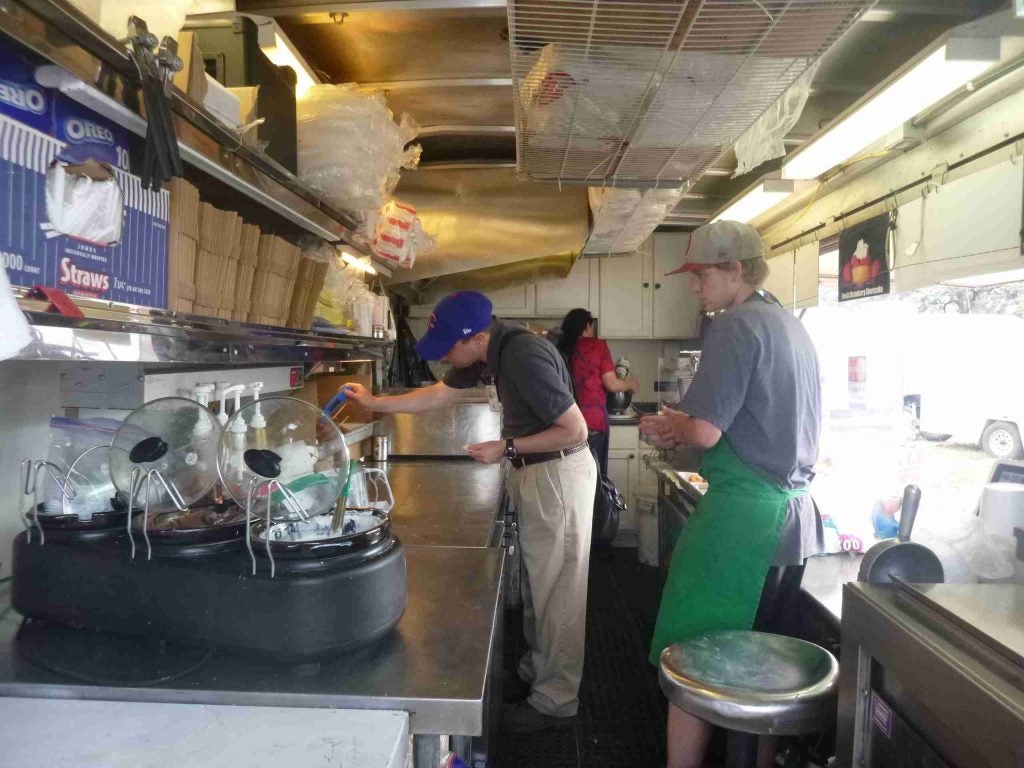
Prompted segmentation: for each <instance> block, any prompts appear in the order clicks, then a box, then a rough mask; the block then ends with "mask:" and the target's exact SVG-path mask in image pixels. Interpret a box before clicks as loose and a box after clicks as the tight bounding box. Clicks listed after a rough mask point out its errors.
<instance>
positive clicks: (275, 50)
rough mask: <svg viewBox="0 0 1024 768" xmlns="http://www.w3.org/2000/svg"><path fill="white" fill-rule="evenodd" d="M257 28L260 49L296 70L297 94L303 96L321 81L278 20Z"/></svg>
mask: <svg viewBox="0 0 1024 768" xmlns="http://www.w3.org/2000/svg"><path fill="white" fill-rule="evenodd" d="M257 29H258V38H257V39H258V41H259V45H260V50H262V51H263V53H265V54H266V56H267V58H268V59H270V60H271V61H272V62H274V63H275V64H276V65H277V66H279V67H291V68H292V69H293V70H294V71H295V78H296V79H295V96H296V98H302V96H303V94H304V93H305V92H306V91H308V90H309V89H310V88H312V87H313V86H314V85H317V84H318V83H319V82H320V80H319V78H317V76H316V75H315V74H313V70H312V69H311V68H310V66H309V64H307V63H306V60H305V59H303V58H302V54H300V53H299V52H298V50H297V49H296V48H295V46H294V45H292V41H291V40H289V39H288V37H287V36H286V35H285V34H284V32H282V31H281V28H280V27H279V26H278V25H277V22H276V21H269V22H266V23H263V24H260V25H259V27H258V28H257Z"/></svg>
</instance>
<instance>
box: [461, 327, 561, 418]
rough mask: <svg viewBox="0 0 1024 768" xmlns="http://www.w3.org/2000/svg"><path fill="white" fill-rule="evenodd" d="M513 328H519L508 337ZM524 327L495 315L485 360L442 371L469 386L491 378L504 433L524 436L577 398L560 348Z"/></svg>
mask: <svg viewBox="0 0 1024 768" xmlns="http://www.w3.org/2000/svg"><path fill="white" fill-rule="evenodd" d="M510 331H519V333H517V334H515V335H513V336H511V337H509V338H508V339H507V340H506V339H505V336H506V334H508V333H509V332H510ZM523 331H525V329H524V328H522V326H519V325H516V324H512V323H504V322H502V321H500V320H495V321H494V323H493V324H492V325H491V340H490V343H489V344H488V346H487V362H486V363H477V364H475V365H472V366H470V367H468V368H451V369H450V370H449V371H448V373H447V374H446V375H445V377H444V383H445V384H446V385H447V386H449V387H451V388H453V389H469V388H471V387H475V386H476V385H477V384H480V383H481V382H485V383H489V382H490V381H491V379H492V378H493V380H494V383H495V384H496V385H497V388H498V399H499V400H501V410H502V437H526V436H528V435H535V434H537V433H538V432H543V431H544V430H546V429H550V428H551V426H552V425H553V424H554V423H555V420H556V419H558V417H559V416H561V415H562V414H563V413H565V412H566V411H567V410H569V408H570V407H572V404H573V403H574V402H575V400H574V399H573V395H572V382H571V380H570V378H569V370H568V368H567V367H566V365H565V360H564V359H563V358H562V355H561V353H560V352H559V351H558V350H557V349H556V348H555V345H554V344H552V343H551V342H550V341H548V340H547V339H545V338H543V337H542V336H537V335H535V334H532V333H524V332H523ZM503 341H504V344H503V343H502V342H503ZM499 351H500V353H501V359H500V361H499V359H498V354H499Z"/></svg>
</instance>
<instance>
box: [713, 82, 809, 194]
mask: <svg viewBox="0 0 1024 768" xmlns="http://www.w3.org/2000/svg"><path fill="white" fill-rule="evenodd" d="M817 72H818V65H817V63H815V64H814V65H812V66H811V67H809V68H808V69H807V71H806V72H804V74H802V75H801V76H800V77H799V78H797V80H796V82H795V83H793V85H791V86H790V87H789V90H787V91H786V92H785V93H784V94H782V95H781V96H780V97H779V98H778V100H777V101H776V102H775V103H774V104H772V105H771V106H770V107H769V108H768V110H767V111H766V112H765V113H764V114H763V115H761V117H759V118H758V119H757V122H755V123H754V124H753V125H752V126H750V127H749V128H748V129H747V130H746V131H744V133H743V135H742V136H740V137H739V138H738V139H737V140H736V145H735V147H733V149H734V150H735V151H736V172H735V173H734V174H733V178H736V177H737V176H742V175H743V174H745V173H749V172H750V171H752V170H754V169H755V168H757V167H758V166H759V165H761V164H762V163H766V162H768V161H769V160H772V159H774V158H776V157H782V156H783V155H785V154H786V147H785V145H784V144H783V143H782V140H783V139H784V138H785V137H786V134H788V133H789V132H790V131H791V130H793V126H794V125H796V122H797V120H799V119H800V115H801V114H802V113H803V111H804V105H806V104H807V97H808V96H809V95H810V93H811V82H813V80H814V76H815V75H816V74H817Z"/></svg>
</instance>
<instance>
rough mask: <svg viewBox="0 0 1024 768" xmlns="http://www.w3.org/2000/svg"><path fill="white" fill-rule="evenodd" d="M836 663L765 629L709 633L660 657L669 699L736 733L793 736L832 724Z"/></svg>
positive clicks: (816, 650) (813, 648) (825, 653)
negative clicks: (759, 630)
mask: <svg viewBox="0 0 1024 768" xmlns="http://www.w3.org/2000/svg"><path fill="white" fill-rule="evenodd" d="M838 674H839V663H838V662H837V661H836V659H835V657H834V656H833V655H832V654H831V653H829V652H828V651H826V650H825V649H824V648H820V647H818V646H817V645H814V644H813V643H808V642H805V641H803V640H797V639H796V638H792V637H783V636H782V635H770V634H767V633H764V632H751V631H732V630H729V631H721V632H708V633H705V634H702V635H697V636H695V637H692V638H689V639H687V640H685V641H684V642H681V643H676V644H673V645H670V646H669V647H668V648H666V649H665V650H664V651H662V653H661V664H660V672H659V674H658V681H659V683H660V684H661V690H662V692H663V693H664V694H665V695H666V696H667V697H668V699H669V701H671V702H672V703H673V704H675V705H676V706H677V707H679V708H680V709H682V710H683V711H684V712H688V713H690V714H691V715H694V716H696V717H699V718H701V719H702V720H706V721H708V722H709V723H712V724H714V725H718V726H720V727H723V728H728V729H730V730H734V731H743V732H745V733H753V734H772V735H780V736H782V735H787V736H795V735H799V734H803V733H813V732H815V731H820V730H822V729H824V728H825V727H827V726H828V725H830V724H831V723H832V722H834V718H835V689H836V680H837V677H838Z"/></svg>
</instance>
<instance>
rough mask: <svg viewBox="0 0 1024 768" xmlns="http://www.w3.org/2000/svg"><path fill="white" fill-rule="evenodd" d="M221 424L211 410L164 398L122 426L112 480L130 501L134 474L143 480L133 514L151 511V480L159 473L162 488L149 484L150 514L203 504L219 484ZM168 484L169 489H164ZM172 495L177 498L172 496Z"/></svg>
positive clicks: (158, 483)
mask: <svg viewBox="0 0 1024 768" xmlns="http://www.w3.org/2000/svg"><path fill="white" fill-rule="evenodd" d="M219 433H220V424H219V423H218V422H217V417H216V416H214V415H213V413H212V412H211V411H210V409H209V408H206V407H205V406H203V405H200V404H199V403H197V402H196V401H195V400H186V399H185V398H183V397H163V398H160V399H159V400H152V401H150V402H148V403H146V404H145V405H143V406H142V407H141V408H138V409H137V410H135V411H132V413H131V414H130V415H129V416H128V418H126V419H125V420H124V422H122V424H121V427H120V428H119V429H118V430H117V432H116V434H115V435H114V439H113V440H112V441H111V443H110V476H111V479H112V480H113V481H114V486H115V487H116V488H117V490H118V493H119V494H120V495H122V496H123V498H125V499H127V498H128V495H129V493H130V488H131V483H132V474H133V472H134V471H135V470H136V469H138V470H140V479H139V482H138V484H137V487H136V490H135V498H134V499H133V500H132V507H133V508H134V509H143V508H145V506H146V492H145V486H146V483H145V482H144V479H145V476H146V474H147V473H148V472H149V471H150V470H153V469H156V470H159V472H160V476H161V477H162V478H163V482H161V481H160V479H159V478H157V477H154V478H153V481H152V482H150V483H149V511H150V512H168V511H170V510H172V509H177V508H178V506H177V504H176V503H175V498H174V496H177V497H178V498H177V501H178V502H180V503H182V504H183V505H184V506H186V507H187V506H190V505H191V504H194V503H195V502H196V501H198V500H199V499H201V498H202V497H203V496H205V495H206V493H207V492H208V491H209V490H210V488H212V487H213V484H214V483H215V482H216V480H217V439H218V437H219ZM165 483H166V485H165ZM172 494H173V496H172Z"/></svg>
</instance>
